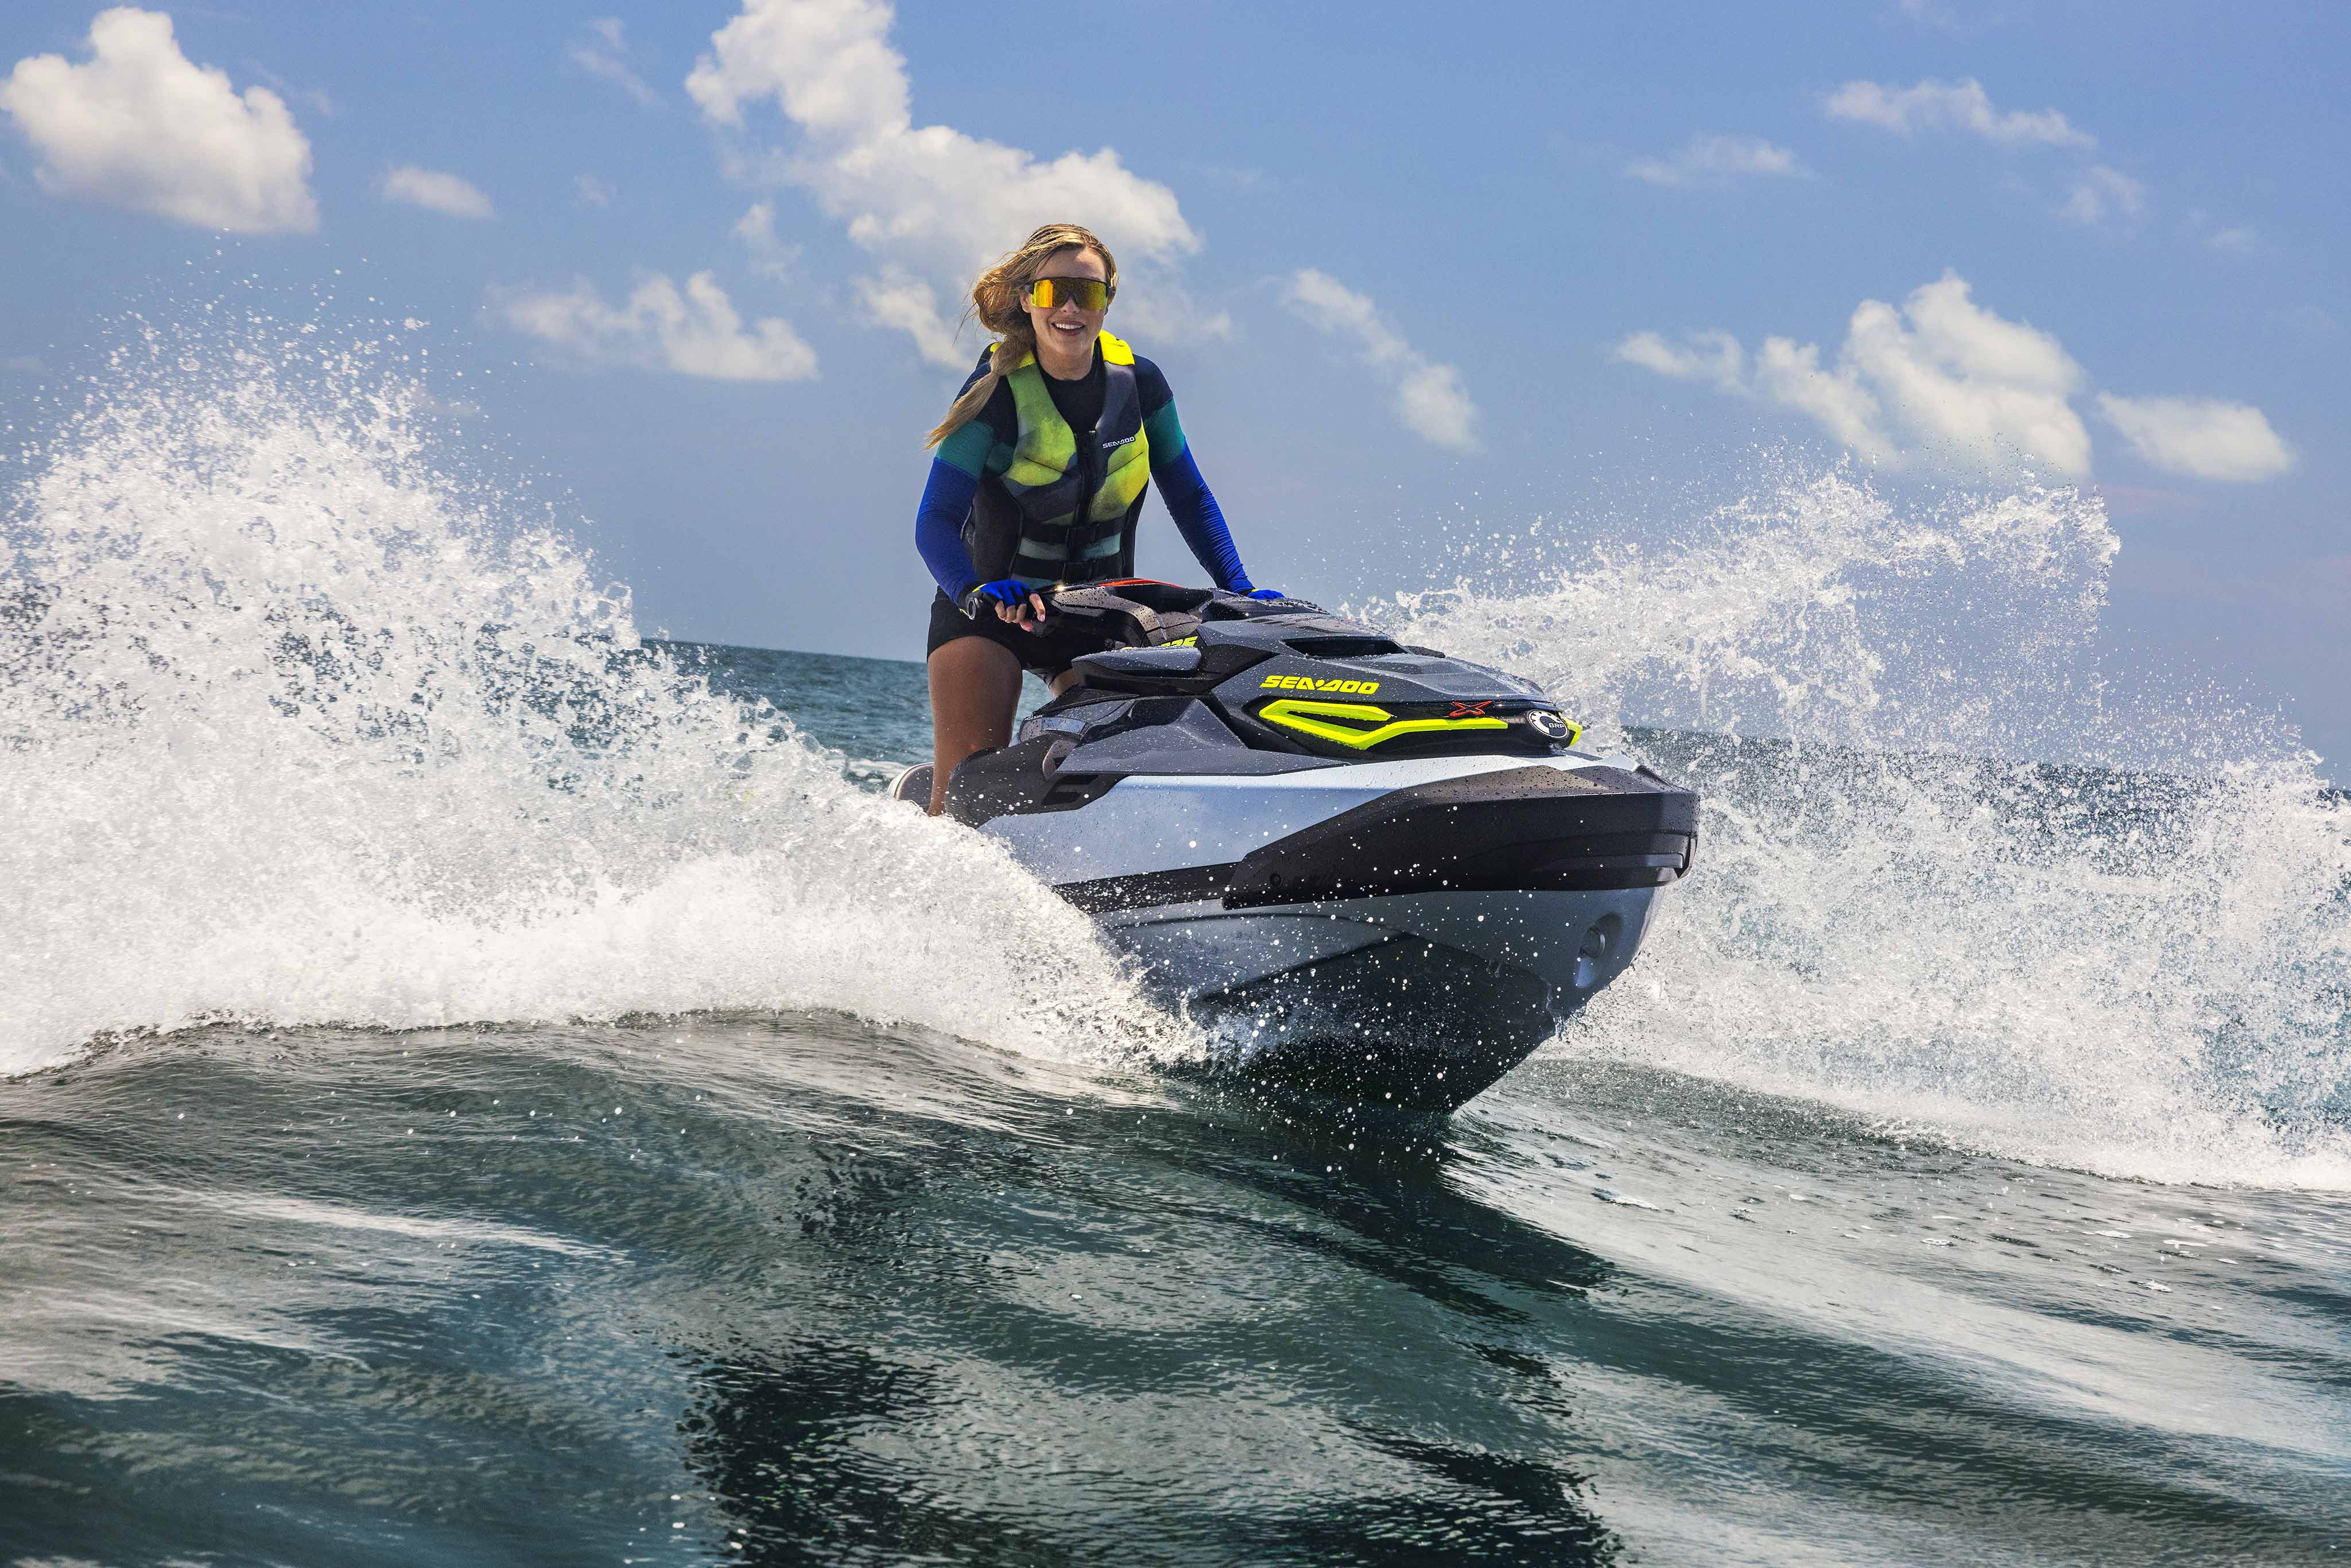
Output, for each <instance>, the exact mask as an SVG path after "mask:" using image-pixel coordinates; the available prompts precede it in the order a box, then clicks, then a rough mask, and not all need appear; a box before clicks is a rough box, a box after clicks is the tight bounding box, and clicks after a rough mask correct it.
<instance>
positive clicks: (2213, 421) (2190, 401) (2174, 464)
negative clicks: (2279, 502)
mask: <svg viewBox="0 0 2351 1568" xmlns="http://www.w3.org/2000/svg"><path fill="white" fill-rule="evenodd" d="M2098 413H2099V414H2100V415H2101V416H2102V417H2104V418H2105V421H2106V423H2109V424H2111V425H2113V426H2114V427H2115V428H2116V430H2118V431H2120V432H2122V434H2123V438H2124V439H2125V440H2126V441H2128V442H2129V443H2130V444H2131V447H2132V449H2133V450H2135V451H2136V452H2137V454H2138V455H2140V456H2141V457H2144V458H2146V459H2147V461H2148V462H2149V463H2151V464H2153V465H2155V466H2157V467H2158V468H2160V469H2162V470H2163V471H2164V472H2165V473H2167V474H2185V475H2188V476H2190V477H2191V478H2197V479H2229V480H2237V481H2241V482H2242V481H2251V480H2255V479H2274V478H2276V477H2277V476H2279V475H2281V474H2285V473H2289V472H2291V471H2292V470H2293V468H2294V450H2293V448H2291V447H2289V446H2288V445H2286V444H2285V443H2284V442H2283V441H2282V440H2280V439H2279V437H2278V433H2277V432H2276V431H2274V430H2272V429H2271V428H2270V422H2269V420H2268V419H2267V417H2265V416H2264V415H2263V414H2262V411H2261V410H2260V409H2257V408H2255V407H2253V406H2252V404H2251V403H2242V402H2219V401H2217V400H2214V399H2210V398H2186V397H2116V396H2114V395H2113V394H2112V393H2109V392H2100V393H2099V394H2098Z"/></svg>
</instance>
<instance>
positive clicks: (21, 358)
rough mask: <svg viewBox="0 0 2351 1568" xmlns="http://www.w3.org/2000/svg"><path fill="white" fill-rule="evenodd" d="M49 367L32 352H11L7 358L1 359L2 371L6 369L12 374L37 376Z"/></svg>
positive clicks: (0, 369)
mask: <svg viewBox="0 0 2351 1568" xmlns="http://www.w3.org/2000/svg"><path fill="white" fill-rule="evenodd" d="M48 368H49V367H48V366H47V365H45V364H43V363H41V361H39V360H38V359H37V358H35V357H34V356H33V355H31V354H11V355H9V356H8V357H7V358H6V359H5V360H0V371H8V372H9V373H11V374H12V375H19V376H37V375H40V374H42V373H43V372H44V371H47V369H48Z"/></svg>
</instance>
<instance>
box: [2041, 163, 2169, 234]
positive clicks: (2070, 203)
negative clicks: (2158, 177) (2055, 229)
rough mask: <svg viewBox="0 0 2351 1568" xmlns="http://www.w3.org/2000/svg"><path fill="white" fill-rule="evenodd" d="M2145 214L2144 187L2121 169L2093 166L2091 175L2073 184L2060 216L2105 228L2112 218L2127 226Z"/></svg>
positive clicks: (2088, 174)
mask: <svg viewBox="0 0 2351 1568" xmlns="http://www.w3.org/2000/svg"><path fill="white" fill-rule="evenodd" d="M2146 211H2147V187H2146V186H2145V185H2142V184H2140V183H2138V182H2137V180H2134V179H2132V178H2131V177H2130V176H2129V175H2128V174H2126V173H2124V172H2122V171H2121V170H2119V169H2109V168H2108V167H2106V165H2105V164H2104V163H2093V164H2092V165H2090V168H2089V171H2088V172H2086V173H2085V174H2084V175H2083V176H2082V177H2081V178H2080V179H2079V180H2077V181H2075V182H2074V189H2073V190H2072V192H2070V193H2068V194H2067V195H2066V197H2065V204H2064V206H2062V207H2059V208H2058V209H2057V215H2058V216H2059V217H2061V218H2071V219H2073V220H2074V222H2075V223H2077V224H2103V223H2105V222H2106V221H2107V220H2108V219H2110V218H2111V219H2114V220H2116V221H2117V222H2123V223H2127V222H2129V221H2130V220H2132V219H2134V218H2136V217H2137V216H2138V215H2139V214H2142V213H2144V212H2146Z"/></svg>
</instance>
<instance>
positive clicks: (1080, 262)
mask: <svg viewBox="0 0 2351 1568" xmlns="http://www.w3.org/2000/svg"><path fill="white" fill-rule="evenodd" d="M1034 277H1091V278H1094V279H1097V280H1099V281H1104V282H1106V281H1108V280H1109V277H1110V269H1109V268H1107V267H1104V266H1103V265H1102V255H1101V253H1100V252H1098V251H1092V250H1088V249H1087V248H1085V247H1084V246H1070V247H1069V248H1068V249H1066V250H1057V251H1055V252H1054V253H1053V254H1052V255H1050V256H1047V257H1046V258H1045V264H1044V265H1043V266H1042V267H1039V268H1038V269H1037V271H1036V273H1035V275H1034ZM1031 281H1034V278H1033V277H1032V279H1031ZM1020 308H1022V309H1024V310H1026V311H1028V312H1029V325H1030V326H1032V327H1034V328H1036V329H1037V341H1038V342H1040V343H1059V344H1065V345H1067V347H1068V349H1069V350H1071V351H1072V352H1074V351H1076V350H1092V348H1093V346H1094V339H1095V337H1096V336H1097V335H1098V334H1099V333H1100V332H1101V331H1102V318H1103V317H1105V316H1107V315H1109V314H1110V308H1109V305H1108V304H1107V303H1105V304H1104V305H1103V307H1102V309H1100V310H1081V309H1079V308H1077V307H1076V306H1075V305H1072V304H1071V303H1069V302H1068V301H1066V300H1064V301H1063V302H1061V303H1060V304H1058V305H1055V306H1054V307H1053V308H1051V309H1050V310H1040V309H1038V308H1036V307H1035V306H1034V305H1031V304H1029V292H1028V289H1027V288H1026V287H1023V288H1022V290H1021V294H1020Z"/></svg>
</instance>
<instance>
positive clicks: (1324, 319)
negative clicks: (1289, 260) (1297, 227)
mask: <svg viewBox="0 0 2351 1568" xmlns="http://www.w3.org/2000/svg"><path fill="white" fill-rule="evenodd" d="M1282 297H1283V298H1285V299H1286V300H1288V301H1289V303H1290V305H1291V306H1293V307H1295V308H1296V309H1297V311H1298V313H1299V314H1300V315H1301V316H1303V317H1304V318H1305V319H1307V320H1308V321H1310V322H1311V323H1312V324H1313V325H1314V326H1316V327H1318V328H1320V329H1322V330H1323V331H1325V332H1328V333H1330V334H1332V336H1334V337H1339V338H1347V339H1352V340H1353V341H1354V343H1355V346H1356V348H1357V350H1359V351H1360V353H1361V356H1362V359H1363V362H1364V365H1365V366H1366V367H1367V368H1368V369H1370V370H1372V371H1374V372H1375V373H1377V374H1378V375H1380V376H1381V377H1383V378H1384V379H1385V380H1386V381H1387V382H1389V383H1390V384H1391V386H1392V388H1393V390H1394V392H1395V412H1396V417H1397V418H1398V419H1400V420H1402V421H1403V422H1404V425H1405V429H1407V430H1409V431H1411V432H1412V433H1413V434H1416V435H1417V436H1419V437H1420V438H1421V439H1422V440H1424V441H1431V442H1435V443H1436V444H1437V445H1439V446H1449V447H1452V448H1454V449H1455V450H1456V451H1459V452H1475V451H1476V450H1477V449H1478V438H1477V436H1476V434H1474V433H1473V431H1472V426H1474V425H1475V424H1476V423H1477V420H1478V405H1477V404H1475V403H1473V402H1470V401H1469V393H1468V389H1467V388H1465V387H1464V386H1463V385H1462V384H1461V372H1460V371H1457V370H1455V369H1454V368H1453V367H1452V366H1451V365H1440V364H1437V362H1436V361H1432V360H1430V359H1429V358H1428V357H1427V356H1426V355H1425V354H1423V353H1421V352H1420V351H1419V350H1416V349H1415V348H1414V347H1413V346H1412V345H1411V344H1409V343H1407V342H1405V340H1404V339H1403V337H1402V336H1401V335H1399V334H1398V333H1397V332H1396V330H1395V328H1393V327H1391V326H1389V325H1388V323H1387V321H1386V320H1385V319H1384V318H1382V316H1381V315H1380V313H1379V311H1378V309H1377V308H1374V306H1373V304H1372V302H1371V300H1370V298H1367V297H1366V296H1364V295H1361V294H1358V293H1356V292H1355V291H1354V290H1353V289H1351V288H1349V287H1347V286H1346V285H1344V284H1343V283H1341V282H1340V281H1339V280H1338V279H1337V278H1335V277H1332V276H1331V275H1330V274H1328V273H1324V272H1317V271H1315V270H1314V269H1313V268H1311V267H1308V268H1305V269H1304V270H1302V271H1300V272H1298V273H1295V274H1293V275H1292V276H1291V277H1290V287H1289V288H1287V289H1286V290H1284V292H1283V296H1282Z"/></svg>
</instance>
